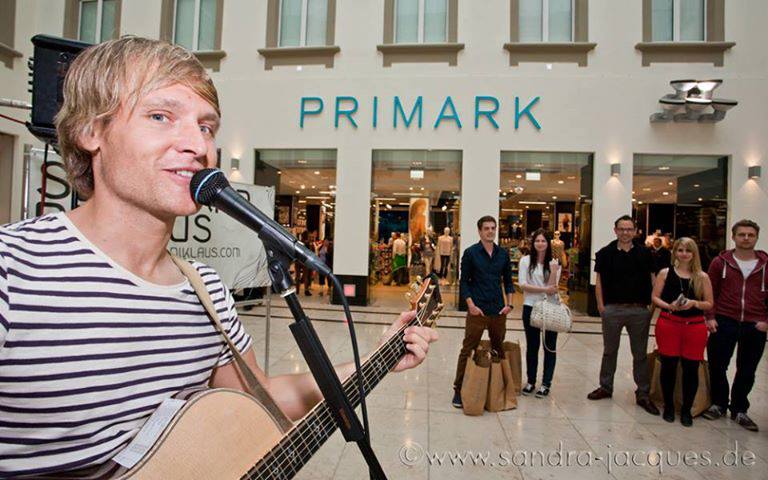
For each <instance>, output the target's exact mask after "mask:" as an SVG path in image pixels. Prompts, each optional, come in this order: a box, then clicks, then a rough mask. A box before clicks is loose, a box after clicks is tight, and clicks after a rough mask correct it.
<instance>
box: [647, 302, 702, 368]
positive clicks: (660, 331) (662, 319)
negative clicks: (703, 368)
mask: <svg viewBox="0 0 768 480" xmlns="http://www.w3.org/2000/svg"><path fill="white" fill-rule="evenodd" d="M707 335H708V332H707V326H706V324H705V323H704V316H703V315H702V316H699V317H679V316H677V315H675V314H674V313H670V312H665V311H662V312H661V315H659V319H658V321H657V322H656V344H657V345H658V346H659V353H660V354H662V355H666V356H669V357H682V358H685V359H688V360H704V349H706V347H707Z"/></svg>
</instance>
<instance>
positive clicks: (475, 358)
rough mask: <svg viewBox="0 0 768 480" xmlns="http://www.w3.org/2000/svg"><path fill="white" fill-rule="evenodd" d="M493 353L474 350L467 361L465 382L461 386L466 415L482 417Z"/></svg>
mask: <svg viewBox="0 0 768 480" xmlns="http://www.w3.org/2000/svg"><path fill="white" fill-rule="evenodd" d="M490 367H491V353H490V352H489V351H488V350H480V349H478V350H474V351H473V352H472V354H471V355H470V356H469V358H468V359H467V366H466V368H465V369H464V381H463V383H462V384H461V403H462V404H463V410H464V414H465V415H482V414H483V409H484V408H485V398H486V396H487V395H488V377H489V376H490V370H491V368H490Z"/></svg>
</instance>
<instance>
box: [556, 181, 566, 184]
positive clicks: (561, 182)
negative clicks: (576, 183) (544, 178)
mask: <svg viewBox="0 0 768 480" xmlns="http://www.w3.org/2000/svg"><path fill="white" fill-rule="evenodd" d="M557 183H559V184H560V185H562V184H564V183H565V180H558V181H557Z"/></svg>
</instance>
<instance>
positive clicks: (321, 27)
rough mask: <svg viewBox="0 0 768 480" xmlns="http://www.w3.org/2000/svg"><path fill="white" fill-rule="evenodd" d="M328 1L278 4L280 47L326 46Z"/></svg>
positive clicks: (297, 0) (299, 0)
mask: <svg viewBox="0 0 768 480" xmlns="http://www.w3.org/2000/svg"><path fill="white" fill-rule="evenodd" d="M327 23H328V0H283V1H282V2H280V46H281V47H305V46H316V45H325V44H326V33H327Z"/></svg>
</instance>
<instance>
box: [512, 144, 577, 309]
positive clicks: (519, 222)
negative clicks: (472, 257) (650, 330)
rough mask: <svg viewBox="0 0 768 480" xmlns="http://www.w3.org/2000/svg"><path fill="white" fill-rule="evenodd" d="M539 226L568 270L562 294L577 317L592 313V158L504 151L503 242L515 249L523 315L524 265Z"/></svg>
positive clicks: (518, 300) (514, 269)
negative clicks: (589, 308) (521, 275)
mask: <svg viewBox="0 0 768 480" xmlns="http://www.w3.org/2000/svg"><path fill="white" fill-rule="evenodd" d="M539 228H543V229H544V230H546V231H547V232H548V233H549V235H550V238H551V239H552V254H553V257H554V258H556V259H558V260H559V261H560V263H561V265H562V266H563V274H562V276H561V282H560V295H561V297H562V298H563V299H565V300H566V301H567V303H568V305H569V306H570V308H571V310H572V311H573V313H574V314H577V315H586V312H587V301H588V289H589V266H590V265H589V264H590V261H589V259H590V246H591V237H592V233H591V228H592V154H589V153H567V152H502V153H501V181H500V185H499V244H500V245H501V246H502V247H505V248H507V249H509V253H510V258H511V259H512V277H513V281H514V282H515V287H516V288H515V290H516V293H515V295H514V304H515V311H517V312H520V311H522V302H523V295H522V292H521V291H520V288H519V285H518V283H517V282H518V273H519V272H518V268H517V266H518V263H519V261H520V258H522V257H523V256H524V255H528V254H529V253H530V250H531V245H530V235H531V234H532V233H533V232H534V231H536V230H537V229H539Z"/></svg>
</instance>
